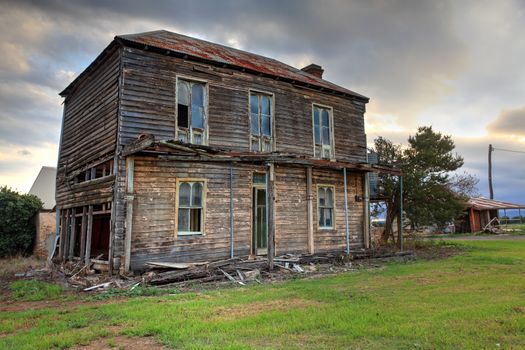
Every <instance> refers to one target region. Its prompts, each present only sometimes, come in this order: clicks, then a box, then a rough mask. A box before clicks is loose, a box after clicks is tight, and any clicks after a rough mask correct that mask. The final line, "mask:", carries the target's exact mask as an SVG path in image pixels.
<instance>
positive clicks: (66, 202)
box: [56, 50, 120, 208]
mask: <svg viewBox="0 0 525 350" xmlns="http://www.w3.org/2000/svg"><path fill="white" fill-rule="evenodd" d="M119 67H120V55H119V51H118V50H114V51H112V52H110V53H109V54H108V57H106V58H105V59H104V60H102V61H101V63H100V64H98V65H97V66H95V68H94V69H93V70H92V71H91V72H90V73H89V75H88V76H87V77H86V78H85V79H83V80H82V81H81V82H80V83H79V84H78V86H76V88H75V89H74V90H73V91H71V93H70V94H69V95H68V96H67V98H66V100H65V104H64V120H63V127H62V138H61V141H62V142H61V145H60V154H59V161H58V170H57V195H56V202H57V206H58V207H60V208H66V207H74V206H81V205H87V204H94V203H102V202H106V201H108V200H111V195H112V194H111V186H112V185H113V182H114V177H112V176H107V177H105V178H101V179H97V180H93V181H88V182H84V183H79V184H73V181H69V183H66V180H65V179H66V178H67V177H68V176H70V175H71V174H72V173H73V172H75V171H78V170H80V169H83V168H85V167H87V166H89V165H90V164H94V163H96V162H97V160H99V159H101V158H103V157H107V156H109V155H111V154H112V153H114V152H115V147H116V140H117V110H118V79H119Z"/></svg>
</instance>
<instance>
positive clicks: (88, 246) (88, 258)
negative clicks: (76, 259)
mask: <svg viewBox="0 0 525 350" xmlns="http://www.w3.org/2000/svg"><path fill="white" fill-rule="evenodd" d="M92 233H93V205H90V206H89V210H88V215H87V231H86V255H85V256H84V263H85V264H86V265H89V263H90V262H91V236H92Z"/></svg>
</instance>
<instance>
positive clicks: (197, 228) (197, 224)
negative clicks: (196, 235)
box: [190, 208, 202, 232]
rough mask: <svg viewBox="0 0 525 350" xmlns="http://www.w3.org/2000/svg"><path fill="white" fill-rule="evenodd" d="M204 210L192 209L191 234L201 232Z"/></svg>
mask: <svg viewBox="0 0 525 350" xmlns="http://www.w3.org/2000/svg"><path fill="white" fill-rule="evenodd" d="M201 213H202V209H201V208H198V209H190V232H201V218H202V215H201Z"/></svg>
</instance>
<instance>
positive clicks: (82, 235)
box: [80, 206, 87, 260]
mask: <svg viewBox="0 0 525 350" xmlns="http://www.w3.org/2000/svg"><path fill="white" fill-rule="evenodd" d="M86 229H87V207H86V206H83V207H82V224H81V227H80V260H83V259H84V255H85V254H86Z"/></svg>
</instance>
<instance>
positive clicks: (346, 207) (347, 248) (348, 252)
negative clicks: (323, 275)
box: [343, 168, 350, 254]
mask: <svg viewBox="0 0 525 350" xmlns="http://www.w3.org/2000/svg"><path fill="white" fill-rule="evenodd" d="M343 183H344V193H345V238H346V254H350V233H349V231H348V187H347V183H346V168H343Z"/></svg>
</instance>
